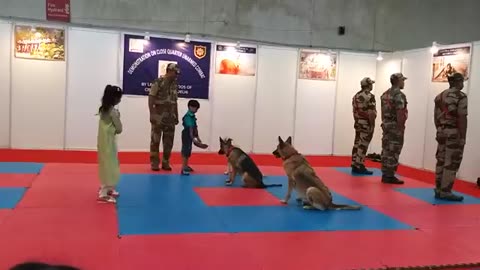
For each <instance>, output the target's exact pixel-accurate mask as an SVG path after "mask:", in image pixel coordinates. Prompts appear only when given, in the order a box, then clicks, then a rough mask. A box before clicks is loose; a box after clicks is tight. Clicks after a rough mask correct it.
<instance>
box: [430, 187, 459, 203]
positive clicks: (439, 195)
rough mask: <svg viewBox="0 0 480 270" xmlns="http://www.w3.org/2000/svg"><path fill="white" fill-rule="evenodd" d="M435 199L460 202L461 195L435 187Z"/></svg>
mask: <svg viewBox="0 0 480 270" xmlns="http://www.w3.org/2000/svg"><path fill="white" fill-rule="evenodd" d="M435 199H439V200H444V201H451V202H461V201H463V196H460V195H455V194H453V193H452V192H451V191H450V192H445V191H441V190H438V189H435Z"/></svg>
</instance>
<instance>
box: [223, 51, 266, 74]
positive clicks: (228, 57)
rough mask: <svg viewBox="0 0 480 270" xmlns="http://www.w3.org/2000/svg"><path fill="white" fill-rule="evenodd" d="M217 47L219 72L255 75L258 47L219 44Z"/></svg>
mask: <svg viewBox="0 0 480 270" xmlns="http://www.w3.org/2000/svg"><path fill="white" fill-rule="evenodd" d="M216 49H217V50H216V57H215V62H216V63H215V72H216V73H217V74H225V75H239V76H255V73H256V70H257V48H255V47H242V46H235V45H223V44H217V46H216Z"/></svg>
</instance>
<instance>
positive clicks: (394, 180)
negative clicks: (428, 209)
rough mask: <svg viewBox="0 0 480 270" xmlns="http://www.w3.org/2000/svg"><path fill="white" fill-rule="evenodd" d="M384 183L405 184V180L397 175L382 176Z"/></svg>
mask: <svg viewBox="0 0 480 270" xmlns="http://www.w3.org/2000/svg"><path fill="white" fill-rule="evenodd" d="M382 183H384V184H393V185H403V184H404V183H405V182H403V181H402V180H400V179H398V178H397V177H395V176H393V177H389V176H382Z"/></svg>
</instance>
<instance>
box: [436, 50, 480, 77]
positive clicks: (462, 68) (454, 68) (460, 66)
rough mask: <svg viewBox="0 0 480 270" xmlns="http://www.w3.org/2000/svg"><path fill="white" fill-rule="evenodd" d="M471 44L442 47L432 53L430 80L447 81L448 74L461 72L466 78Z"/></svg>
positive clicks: (468, 71)
mask: <svg viewBox="0 0 480 270" xmlns="http://www.w3.org/2000/svg"><path fill="white" fill-rule="evenodd" d="M471 54H472V45H471V44H459V45H452V46H448V47H442V48H440V49H439V50H438V52H437V53H435V54H433V62H432V82H448V76H450V75H452V74H453V73H456V72H459V73H462V74H463V76H464V77H465V80H468V77H469V75H470V74H469V73H470V61H471V60H470V59H471Z"/></svg>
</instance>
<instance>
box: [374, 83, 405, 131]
mask: <svg viewBox="0 0 480 270" xmlns="http://www.w3.org/2000/svg"><path fill="white" fill-rule="evenodd" d="M380 100H381V105H382V126H383V127H384V128H396V127H397V111H399V110H403V112H404V113H405V115H406V116H407V115H408V110H407V104H408V102H407V96H405V94H404V93H402V91H400V89H398V88H397V89H393V88H390V89H388V90H387V91H385V93H383V94H382V96H381V97H380Z"/></svg>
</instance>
